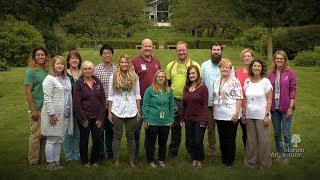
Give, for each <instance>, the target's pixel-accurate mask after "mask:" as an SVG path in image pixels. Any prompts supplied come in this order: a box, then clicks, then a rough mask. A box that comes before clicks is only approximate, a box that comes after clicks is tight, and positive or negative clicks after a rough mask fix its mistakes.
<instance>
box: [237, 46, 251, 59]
mask: <svg viewBox="0 0 320 180" xmlns="http://www.w3.org/2000/svg"><path fill="white" fill-rule="evenodd" d="M247 52H249V53H250V54H251V56H252V57H254V54H253V51H252V50H251V49H249V48H246V49H244V50H242V51H241V53H240V59H241V60H243V58H244V54H245V53H247Z"/></svg>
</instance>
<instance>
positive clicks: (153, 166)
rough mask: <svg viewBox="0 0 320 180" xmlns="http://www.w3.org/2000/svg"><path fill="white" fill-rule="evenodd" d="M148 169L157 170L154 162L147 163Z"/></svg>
mask: <svg viewBox="0 0 320 180" xmlns="http://www.w3.org/2000/svg"><path fill="white" fill-rule="evenodd" d="M149 167H151V168H157V165H156V164H155V163H154V162H151V163H149Z"/></svg>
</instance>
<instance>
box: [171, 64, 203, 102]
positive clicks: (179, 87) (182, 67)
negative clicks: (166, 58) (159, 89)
mask: <svg viewBox="0 0 320 180" xmlns="http://www.w3.org/2000/svg"><path fill="white" fill-rule="evenodd" d="M191 61H192V60H191V59H188V61H187V62H186V63H184V64H181V63H179V62H178V61H172V62H170V63H169V64H168V65H167V68H166V74H167V76H168V79H169V80H171V89H172V92H173V95H174V97H175V98H177V99H180V100H182V98H183V88H184V86H185V84H186V77H187V69H188V67H189V66H190V65H191V64H192V65H196V66H197V67H198V68H199V71H200V66H199V64H198V63H197V62H195V61H192V63H191Z"/></svg>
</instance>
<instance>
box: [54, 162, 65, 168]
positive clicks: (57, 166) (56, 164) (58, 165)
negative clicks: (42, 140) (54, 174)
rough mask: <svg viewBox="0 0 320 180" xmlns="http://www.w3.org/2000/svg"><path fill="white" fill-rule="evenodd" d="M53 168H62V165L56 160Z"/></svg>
mask: <svg viewBox="0 0 320 180" xmlns="http://www.w3.org/2000/svg"><path fill="white" fill-rule="evenodd" d="M55 169H63V166H62V165H61V164H60V163H59V162H56V163H55Z"/></svg>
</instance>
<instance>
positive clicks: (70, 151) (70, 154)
mask: <svg viewBox="0 0 320 180" xmlns="http://www.w3.org/2000/svg"><path fill="white" fill-rule="evenodd" d="M79 148H80V131H79V125H78V122H77V119H74V122H73V135H69V134H67V135H66V137H65V138H64V141H63V150H64V155H65V159H66V160H67V161H72V160H79V159H80V149H79Z"/></svg>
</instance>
